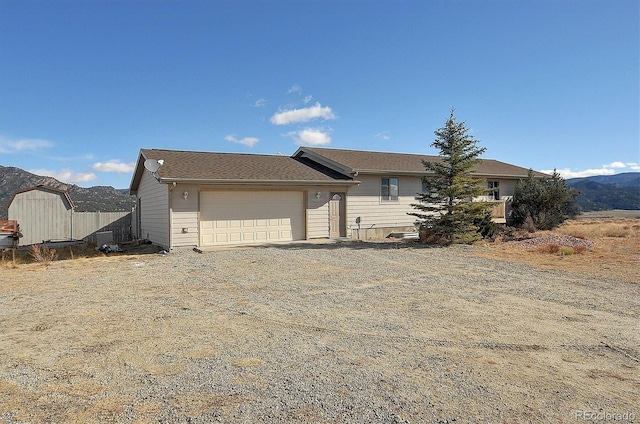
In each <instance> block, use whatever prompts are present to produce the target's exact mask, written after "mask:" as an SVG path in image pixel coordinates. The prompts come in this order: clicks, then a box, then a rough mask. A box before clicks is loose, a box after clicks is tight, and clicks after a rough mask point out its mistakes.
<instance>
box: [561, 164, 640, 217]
mask: <svg viewBox="0 0 640 424" xmlns="http://www.w3.org/2000/svg"><path fill="white" fill-rule="evenodd" d="M566 181H567V185H568V186H569V187H570V188H573V189H575V190H578V191H579V192H580V194H579V195H578V197H577V198H576V203H577V204H578V206H579V207H580V209H581V210H583V211H585V212H589V211H602V210H611V209H624V210H640V172H625V173H622V174H616V175H596V176H593V177H585V178H570V179H568V180H566Z"/></svg>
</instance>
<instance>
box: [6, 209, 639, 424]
mask: <svg viewBox="0 0 640 424" xmlns="http://www.w3.org/2000/svg"><path fill="white" fill-rule="evenodd" d="M601 224H602V222H601V221H600V224H599V225H600V226H599V227H598V226H597V225H596V224H585V223H584V222H583V223H575V225H582V226H583V227H576V228H573V229H572V228H569V229H567V228H564V229H561V230H559V231H564V233H562V234H565V235H566V234H568V233H571V234H574V235H580V234H581V233H580V231H582V230H584V231H586V233H589V234H592V235H593V238H594V242H595V243H596V246H597V247H596V248H594V249H593V250H592V251H587V252H584V253H580V254H575V255H570V256H558V255H552V254H548V253H539V252H535V251H527V250H524V249H515V248H512V247H509V243H507V242H503V243H496V244H492V245H480V246H473V247H469V246H454V247H451V248H425V247H422V246H418V245H416V244H412V243H381V244H376V243H343V244H327V245H316V244H314V245H295V246H288V247H287V246H278V247H265V248H245V249H230V250H224V251H215V252H210V253H204V254H199V253H196V252H193V251H182V252H177V253H171V254H157V253H147V254H133V253H131V254H115V255H109V256H99V257H91V258H77V257H76V259H74V260H65V261H56V262H53V263H51V264H50V265H49V266H43V265H41V264H23V265H17V266H7V265H6V264H5V265H4V266H2V267H0V422H7V423H18V422H21V423H22V422H27V423H45V422H50V423H54V422H56V423H58V422H131V423H152V422H156V423H157V422H176V423H185V422H239V423H240V422H242V423H244V422H247V423H248V422H327V423H328V422H363V423H364V422H380V423H382V422H385V423H386V422H390V423H391V422H433V423H467V422H469V423H472V422H487V423H520V422H523V423H524V422H557V423H563V422H581V421H587V422H603V421H616V422H638V421H640V409H639V407H638V405H640V331H639V330H640V284H639V283H638V282H639V280H640V278H639V271H638V266H637V265H638V263H639V262H638V260H639V259H640V257H639V256H638V255H639V251H640V249H639V248H640V246H639V244H638V232H637V230H638V228H640V227H634V225H637V221H633V220H632V221H629V223H628V225H627V227H628V228H627V229H625V230H622V229H621V228H622V227H623V226H625V225H626V224H622V226H621V227H620V229H617V227H616V229H612V228H613V227H609V229H608V230H607V231H604V232H603V233H602V234H600V235H597V234H596V233H597V231H596V230H595V229H596V228H600V227H601V226H602V225H601ZM618 224H619V222H618ZM589 225H592V226H589ZM616 225H617V224H616Z"/></svg>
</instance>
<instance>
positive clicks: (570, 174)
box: [540, 168, 616, 178]
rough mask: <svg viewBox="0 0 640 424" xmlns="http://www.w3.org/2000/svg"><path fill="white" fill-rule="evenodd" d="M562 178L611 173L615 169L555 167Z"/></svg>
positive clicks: (546, 170) (548, 170)
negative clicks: (576, 169)
mask: <svg viewBox="0 0 640 424" xmlns="http://www.w3.org/2000/svg"><path fill="white" fill-rule="evenodd" d="M556 171H557V172H558V173H559V174H560V175H561V176H562V178H584V177H593V176H595V175H613V174H615V173H616V171H615V170H614V169H612V168H597V169H585V170H584V171H572V170H571V169H569V168H563V169H556ZM540 172H544V173H545V174H549V175H551V174H553V169H541V170H540Z"/></svg>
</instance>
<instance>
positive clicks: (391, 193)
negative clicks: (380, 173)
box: [380, 177, 398, 202]
mask: <svg viewBox="0 0 640 424" xmlns="http://www.w3.org/2000/svg"><path fill="white" fill-rule="evenodd" d="M380 188H381V190H380V198H381V199H382V200H383V201H387V202H389V201H397V200H398V178H397V177H382V180H381V186H380Z"/></svg>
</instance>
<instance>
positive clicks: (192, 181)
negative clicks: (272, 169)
mask: <svg viewBox="0 0 640 424" xmlns="http://www.w3.org/2000/svg"><path fill="white" fill-rule="evenodd" d="M174 182H175V183H180V184H194V185H251V186H287V185H303V186H318V185H322V186H336V185H356V184H360V181H354V180H329V181H327V180H262V179H260V180H256V179H252V180H246V179H206V178H202V179H198V178H170V177H161V178H160V183H162V184H172V183H174Z"/></svg>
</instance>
